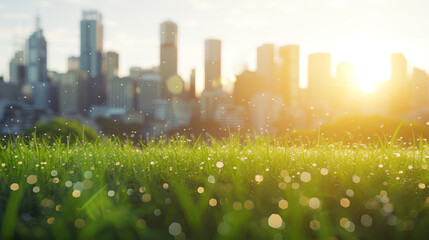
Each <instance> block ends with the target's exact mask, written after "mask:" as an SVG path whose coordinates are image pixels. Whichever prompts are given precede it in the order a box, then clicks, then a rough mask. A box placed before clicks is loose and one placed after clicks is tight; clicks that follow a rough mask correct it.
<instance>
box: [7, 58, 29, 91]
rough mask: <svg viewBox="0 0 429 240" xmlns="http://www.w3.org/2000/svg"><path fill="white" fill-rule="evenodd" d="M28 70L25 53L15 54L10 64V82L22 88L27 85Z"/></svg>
mask: <svg viewBox="0 0 429 240" xmlns="http://www.w3.org/2000/svg"><path fill="white" fill-rule="evenodd" d="M25 78H26V68H25V60H24V51H21V50H20V51H17V52H15V55H14V57H13V58H12V59H11V60H10V63H9V82H10V83H14V84H17V85H19V86H22V85H23V84H24V83H25Z"/></svg>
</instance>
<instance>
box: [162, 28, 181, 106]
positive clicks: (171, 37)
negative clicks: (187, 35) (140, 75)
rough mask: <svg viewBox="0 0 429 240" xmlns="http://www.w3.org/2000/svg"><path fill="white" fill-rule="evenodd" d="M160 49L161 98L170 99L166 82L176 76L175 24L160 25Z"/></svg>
mask: <svg viewBox="0 0 429 240" xmlns="http://www.w3.org/2000/svg"><path fill="white" fill-rule="evenodd" d="M160 38H161V48H160V63H159V71H160V75H161V79H162V97H163V98H170V97H171V93H170V92H169V91H168V88H167V80H168V79H169V78H170V77H172V76H175V75H177V24H175V23H174V22H170V21H166V22H163V23H162V24H161V34H160Z"/></svg>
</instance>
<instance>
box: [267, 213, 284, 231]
mask: <svg viewBox="0 0 429 240" xmlns="http://www.w3.org/2000/svg"><path fill="white" fill-rule="evenodd" d="M282 225H283V219H282V217H281V216H280V215H278V214H275V213H273V214H271V215H270V217H269V218H268V226H270V227H272V228H281V226H282Z"/></svg>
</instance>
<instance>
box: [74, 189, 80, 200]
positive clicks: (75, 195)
mask: <svg viewBox="0 0 429 240" xmlns="http://www.w3.org/2000/svg"><path fill="white" fill-rule="evenodd" d="M72 196H73V197H74V198H79V197H80V191H79V190H74V191H73V192H72Z"/></svg>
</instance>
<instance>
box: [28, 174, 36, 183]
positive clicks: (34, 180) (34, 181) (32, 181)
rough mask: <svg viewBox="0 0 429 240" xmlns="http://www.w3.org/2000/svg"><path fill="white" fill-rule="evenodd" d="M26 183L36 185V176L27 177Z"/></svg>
mask: <svg viewBox="0 0 429 240" xmlns="http://www.w3.org/2000/svg"><path fill="white" fill-rule="evenodd" d="M27 183H28V184H31V185H33V184H36V183H37V176H36V175H30V176H28V177H27Z"/></svg>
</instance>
